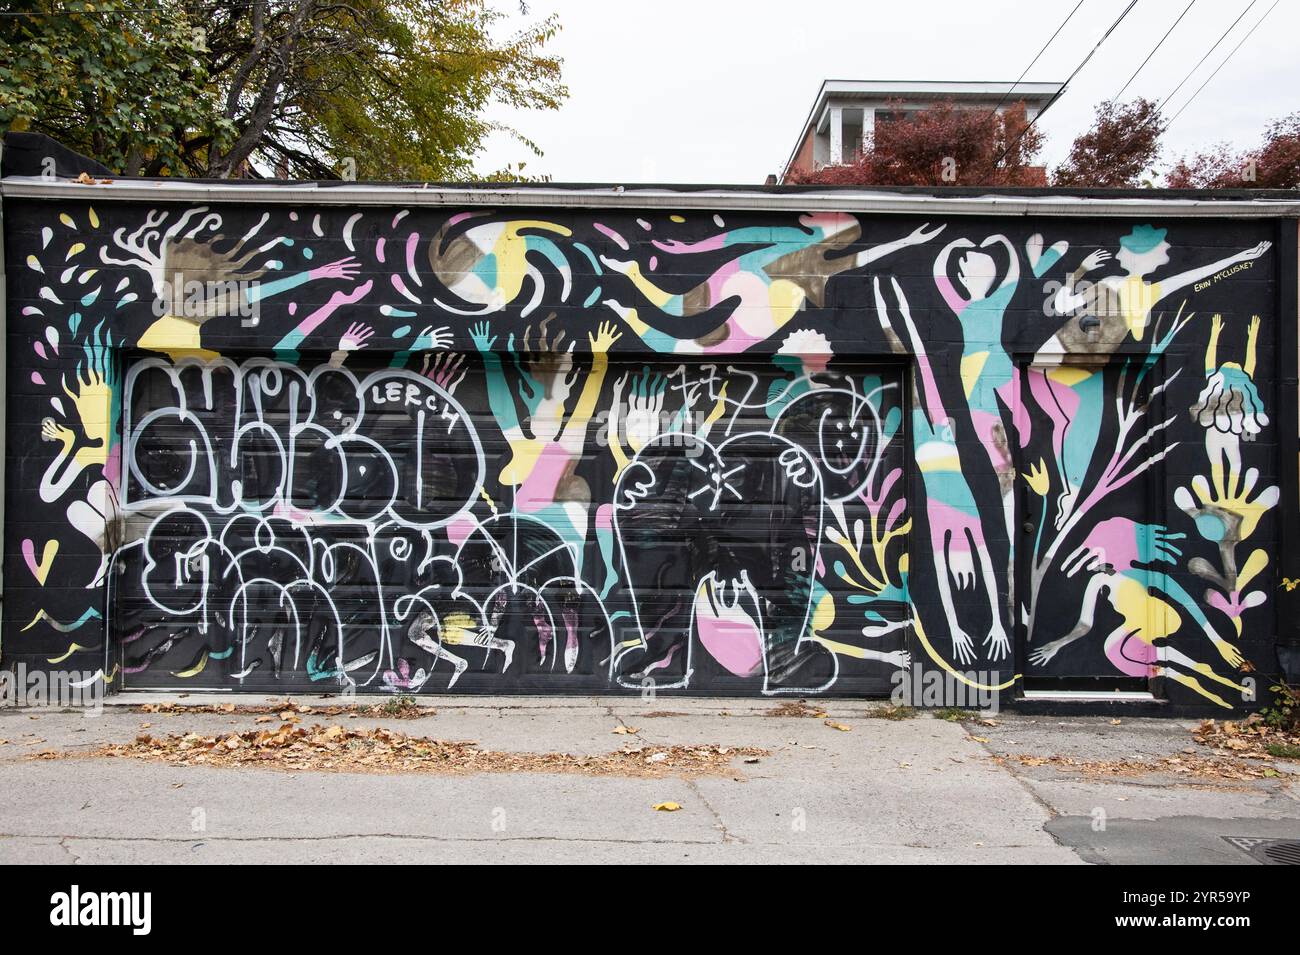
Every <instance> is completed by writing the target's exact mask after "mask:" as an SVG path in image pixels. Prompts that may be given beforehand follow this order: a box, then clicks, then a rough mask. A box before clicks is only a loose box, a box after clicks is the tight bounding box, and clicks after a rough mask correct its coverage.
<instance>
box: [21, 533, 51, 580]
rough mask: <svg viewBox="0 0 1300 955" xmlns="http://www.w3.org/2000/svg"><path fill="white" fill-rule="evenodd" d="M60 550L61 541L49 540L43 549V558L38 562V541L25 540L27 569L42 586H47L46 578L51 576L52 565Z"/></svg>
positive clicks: (24, 548)
mask: <svg viewBox="0 0 1300 955" xmlns="http://www.w3.org/2000/svg"><path fill="white" fill-rule="evenodd" d="M58 552H59V542H58V541H57V540H48V541H46V542H45V547H44V548H42V549H41V559H40V562H39V563H38V562H37V560H36V542H35V541H33V540H31V539H30V538H28V539H27V540H24V541H23V560H25V561H27V569H28V570H30V571H31V572H32V576H33V577H35V578H36V582H37V583H38V584H40V585H41V586H42V587H44V586H45V579H46V578H47V577H49V576H50V567H51V565H53V563H54V555H55V554H57V553H58Z"/></svg>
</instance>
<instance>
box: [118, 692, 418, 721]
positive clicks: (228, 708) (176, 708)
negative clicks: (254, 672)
mask: <svg viewBox="0 0 1300 955" xmlns="http://www.w3.org/2000/svg"><path fill="white" fill-rule="evenodd" d="M132 711H133V712H136V713H160V714H164V715H171V716H179V715H181V714H187V713H241V714H249V713H269V714H273V715H278V716H279V717H280V718H281V719H288V718H289V717H288V716H287V715H285V714H302V715H311V716H373V717H376V718H378V717H383V718H385V719H392V720H414V719H419V718H420V717H422V716H436V715H437V713H438V711H437V710H435V709H434V708H433V707H430V706H421V705H420V704H419V703H417V702H415V700H414V699H412V698H411V697H409V696H406V697H402V696H398V697H394V698H393V699H391V700H382V701H380V702H378V703H332V704H327V705H324V706H309V705H307V704H305V703H294V702H292V701H291V700H284V701H282V702H279V703H277V702H275V701H271V702H270V703H173V702H171V701H165V702H162V703H145V704H143V705H141V706H135V707H132Z"/></svg>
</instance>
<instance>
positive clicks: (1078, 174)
mask: <svg viewBox="0 0 1300 955" xmlns="http://www.w3.org/2000/svg"><path fill="white" fill-rule="evenodd" d="M1164 128H1165V124H1164V122H1163V120H1162V119H1161V118H1160V110H1159V109H1158V108H1157V106H1156V104H1155V103H1153V102H1152V101H1151V100H1148V99H1135V100H1132V101H1131V102H1128V103H1118V102H1115V101H1114V100H1107V101H1106V102H1104V103H1098V104H1097V107H1096V113H1095V116H1094V118H1093V122H1092V127H1091V128H1089V129H1088V130H1087V131H1086V132H1083V133H1080V134H1079V136H1078V137H1077V138H1076V139H1075V140H1074V144H1073V145H1072V146H1071V147H1070V155H1069V156H1068V157H1067V158H1066V160H1065V162H1063V163H1062V164H1061V165H1060V166H1057V167H1056V169H1055V170H1054V171H1053V173H1052V185H1054V186H1071V187H1075V188H1096V189H1125V188H1127V189H1132V188H1136V187H1138V186H1141V185H1143V179H1144V177H1147V178H1148V181H1149V178H1150V176H1149V175H1148V171H1149V170H1151V167H1152V166H1153V165H1154V164H1155V161H1156V157H1157V156H1159V155H1160V136H1161V134H1162V133H1163V132H1164Z"/></svg>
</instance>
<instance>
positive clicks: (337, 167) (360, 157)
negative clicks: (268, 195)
mask: <svg viewBox="0 0 1300 955" xmlns="http://www.w3.org/2000/svg"><path fill="white" fill-rule="evenodd" d="M26 9H29V10H30V11H31V12H32V13H33V14H36V13H41V14H45V15H41V16H37V15H32V16H27V17H13V18H4V22H3V24H0V29H2V30H3V33H2V34H0V39H2V43H0V47H2V49H0V52H2V53H3V63H4V66H3V67H0V125H2V126H3V128H6V129H8V128H13V129H23V128H30V129H32V130H35V131H39V132H45V133H48V134H49V135H51V136H54V137H55V138H57V139H59V140H60V141H62V142H63V143H64V144H65V145H68V146H70V147H72V148H73V149H77V150H79V151H82V152H85V153H88V154H90V155H92V156H93V157H94V158H96V159H98V160H100V161H101V162H103V163H104V164H105V165H108V166H110V167H112V168H114V169H117V170H120V171H121V172H123V173H126V174H146V175H165V174H177V175H180V174H188V175H196V176H211V177H218V178H224V177H232V176H266V175H277V174H278V175H285V176H289V177H295V178H316V179H323V178H361V179H389V180H392V179H432V180H454V179H463V178H467V177H469V176H470V175H471V174H472V162H473V157H474V155H475V154H476V153H477V152H478V151H479V150H480V149H481V147H482V145H483V143H484V140H485V139H486V138H487V137H488V136H489V135H490V134H492V133H494V132H498V131H502V132H506V133H508V134H511V135H514V136H515V138H516V140H517V141H518V142H519V143H520V144H521V145H522V146H523V147H524V148H525V149H527V150H529V151H531V152H533V153H537V152H538V150H537V148H536V146H535V145H534V144H533V143H531V142H529V141H528V140H527V139H525V138H523V137H522V136H519V135H518V134H517V133H515V132H514V131H513V130H511V129H509V128H508V127H505V126H502V125H501V124H499V123H495V122H493V121H491V120H489V119H487V118H485V113H486V111H487V110H488V109H489V108H490V107H492V106H493V105H503V106H508V107H512V108H536V109H555V108H557V107H558V106H559V105H560V104H561V103H562V102H563V100H564V98H565V97H566V96H567V95H568V92H567V90H566V89H565V87H564V85H563V84H562V83H561V81H560V66H561V64H560V61H559V60H558V59H556V58H555V57H552V56H549V55H546V53H545V51H544V47H545V46H546V44H547V43H549V42H550V41H551V40H552V39H553V38H554V36H555V34H556V33H557V32H558V30H559V23H558V21H557V20H556V19H555V17H553V16H552V17H548V18H546V19H544V20H541V21H540V22H535V23H531V24H528V25H525V26H524V27H522V28H521V29H519V30H517V31H516V32H515V33H513V34H512V35H509V36H506V37H504V38H502V37H499V36H498V34H499V33H500V31H501V30H502V28H503V21H504V20H505V14H504V13H502V12H500V11H498V10H496V9H495V8H493V7H491V6H489V5H488V3H487V2H486V0H396V2H391V3H389V2H381V0H353V2H351V3H348V4H338V3H333V2H326V0H251V2H249V0H241V2H235V0H224V2H201V0H151V5H150V6H144V5H142V4H140V3H139V0H106V2H103V3H89V2H75V0H74V2H70V3H67V4H56V3H34V4H28V5H27V7H26ZM519 168H520V169H522V164H520V167H519ZM498 178H501V179H507V178H517V175H516V174H515V173H513V172H512V171H511V170H510V169H509V168H507V169H506V170H502V171H501V172H500V173H499V174H498Z"/></svg>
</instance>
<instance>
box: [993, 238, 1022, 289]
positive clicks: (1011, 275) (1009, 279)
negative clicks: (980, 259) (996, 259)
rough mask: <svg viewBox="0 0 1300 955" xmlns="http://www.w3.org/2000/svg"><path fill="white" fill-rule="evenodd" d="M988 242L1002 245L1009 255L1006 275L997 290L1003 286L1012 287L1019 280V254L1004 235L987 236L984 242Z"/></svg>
mask: <svg viewBox="0 0 1300 955" xmlns="http://www.w3.org/2000/svg"><path fill="white" fill-rule="evenodd" d="M990 243H992V244H994V245H1000V246H1002V247H1003V248H1004V249H1006V250H1007V254H1008V255H1009V256H1010V257H1011V258H1010V259H1009V260H1008V265H1007V276H1006V278H1004V279H1003V280H1002V284H1001V285H999V286H998V290H999V291H1001V290H1002V289H1004V288H1010V287H1014V286H1015V284H1016V283H1017V282H1019V281H1020V256H1019V255H1018V254H1017V253H1016V247H1015V246H1014V245H1013V244H1012V242H1011V240H1010V239H1008V238H1007V237H1006V236H1005V235H992V236H989V237H988V239H986V240H985V242H984V244H985V245H989V244H990Z"/></svg>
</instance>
